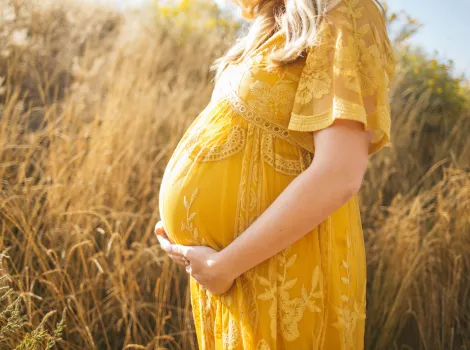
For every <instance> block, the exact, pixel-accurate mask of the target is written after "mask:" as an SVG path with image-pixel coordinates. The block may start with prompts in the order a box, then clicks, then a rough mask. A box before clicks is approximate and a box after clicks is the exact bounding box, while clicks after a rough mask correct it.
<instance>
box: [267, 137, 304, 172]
mask: <svg viewBox="0 0 470 350" xmlns="http://www.w3.org/2000/svg"><path fill="white" fill-rule="evenodd" d="M261 149H262V153H263V158H264V160H265V161H266V162H267V163H268V164H269V165H271V166H272V167H273V168H274V169H275V170H277V171H279V172H281V173H283V174H286V175H292V176H297V175H299V174H300V173H301V172H303V171H304V170H305V169H306V167H305V165H306V164H305V163H306V162H305V161H303V160H296V159H285V158H283V157H282V156H281V155H280V154H277V153H275V152H274V147H273V136H272V135H271V134H268V133H265V134H264V135H263V141H262V144H261ZM306 153H307V152H305V153H304V152H302V153H301V156H304V155H306ZM310 162H311V161H310Z"/></svg>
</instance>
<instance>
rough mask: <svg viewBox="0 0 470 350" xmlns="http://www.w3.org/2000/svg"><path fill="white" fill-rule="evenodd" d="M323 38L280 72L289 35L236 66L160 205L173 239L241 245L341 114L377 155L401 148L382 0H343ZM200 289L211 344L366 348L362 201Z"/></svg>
mask: <svg viewBox="0 0 470 350" xmlns="http://www.w3.org/2000/svg"><path fill="white" fill-rule="evenodd" d="M318 37H319V42H318V44H317V45H314V46H312V47H310V48H308V50H307V51H306V54H305V55H304V56H303V57H301V58H300V59H298V60H297V61H295V62H293V63H291V64H289V65H287V66H285V67H282V68H281V69H278V70H277V71H268V70H267V69H266V62H267V52H268V51H269V50H270V49H271V48H273V46H274V45H282V43H283V40H285V37H284V35H283V34H282V33H280V32H278V33H277V34H275V35H273V36H272V37H270V38H269V39H268V40H267V41H266V42H265V43H264V44H263V45H262V46H260V47H259V48H258V49H257V50H256V51H255V52H253V54H252V55H251V56H250V57H249V58H248V59H246V60H245V61H244V62H243V63H240V64H236V65H229V66H228V67H227V68H225V70H224V71H223V73H222V76H221V78H220V79H219V80H218V81H217V82H216V84H215V86H214V91H213V94H212V98H211V100H210V102H209V103H208V105H207V107H206V108H205V109H204V110H202V111H201V113H200V114H199V115H198V116H197V118H196V119H195V120H194V122H193V123H192V124H191V125H190V127H189V128H188V129H187V131H186V132H185V134H184V135H183V137H182V139H181V140H180V142H179V143H178V145H177V147H176V149H175V151H174V153H173V155H172V157H171V159H170V161H169V164H168V166H167V168H166V170H165V173H164V177H163V181H162V184H161V188H160V208H159V209H160V215H161V218H162V220H163V223H164V226H165V229H166V232H167V233H168V235H169V236H170V238H171V239H172V240H174V241H175V242H177V243H180V244H183V245H207V246H210V247H213V248H214V249H217V250H220V249H222V248H223V247H225V246H227V245H228V244H230V242H231V241H233V240H234V239H235V238H236V237H237V236H238V235H240V234H241V233H243V231H244V230H245V229H246V228H247V227H248V226H249V225H250V224H251V223H253V222H254V221H255V220H256V218H257V217H258V216H259V215H260V214H261V213H263V211H264V210H265V209H266V208H267V207H268V206H269V205H270V204H271V203H272V202H273V201H274V200H275V199H276V197H277V196H278V195H279V194H280V193H281V192H282V191H283V189H284V188H286V187H287V186H288V184H289V183H290V182H291V181H292V180H293V179H294V178H295V177H296V176H298V175H299V174H300V173H301V172H303V171H304V170H305V169H307V167H308V166H309V164H310V163H311V162H312V160H313V159H314V153H315V149H314V143H313V131H316V130H319V129H322V128H325V127H328V126H329V125H331V124H332V123H333V121H334V120H335V119H336V118H346V119H352V120H357V121H360V122H362V123H363V124H364V127H365V128H366V129H367V130H371V131H373V139H372V141H371V143H370V145H369V154H373V153H375V152H377V151H379V150H380V149H381V148H382V147H383V146H385V144H386V143H388V142H390V105H389V96H388V88H389V82H390V80H391V78H392V77H393V74H394V68H395V58H394V55H393V51H392V47H391V43H390V40H389V37H388V35H387V31H386V26H385V21H384V18H383V16H382V13H381V11H380V9H379V8H378V7H377V6H376V5H375V3H374V2H373V1H372V0H340V1H338V2H337V3H336V4H335V5H334V6H333V7H331V8H330V9H329V11H328V12H326V14H325V17H324V19H323V20H322V22H321V25H320V27H319V36H318ZM338 142H340V141H338ZM332 156H334V155H332ZM312 210H315V203H312ZM190 288H191V304H192V311H193V316H194V323H195V328H196V332H197V339H198V343H199V348H200V349H217V350H219V349H245V350H247V349H254V350H268V349H270V350H280V349H293V350H301V349H309V350H311V349H328V350H335V349H362V348H363V346H364V325H365V317H366V315H365V310H366V260H365V250H364V238H363V232H362V226H361V217H360V211H359V206H358V198H357V195H354V196H353V197H351V198H350V200H349V201H348V202H347V203H346V204H344V205H343V206H342V207H341V208H339V209H338V210H336V211H335V212H334V213H332V214H331V215H330V216H329V217H328V218H327V219H326V220H324V221H323V222H322V223H321V224H320V225H318V226H317V227H315V228H314V229H312V230H311V232H309V233H308V234H306V235H305V236H304V237H302V238H301V239H300V240H298V241H297V242H295V243H294V244H292V245H291V246H289V247H288V248H287V249H285V250H283V251H282V252H280V253H279V254H277V255H275V256H273V257H272V258H270V259H268V260H266V261H265V262H263V263H262V264H260V265H258V266H256V267H255V268H253V269H251V270H249V271H247V272H246V273H244V274H243V275H241V276H240V277H239V278H237V280H236V281H235V284H234V286H233V287H232V288H231V290H230V291H229V292H227V293H226V294H223V295H220V296H215V295H211V294H210V293H209V292H207V291H206V290H204V289H202V288H201V287H200V286H199V284H198V283H197V281H195V280H194V279H193V278H192V277H190Z"/></svg>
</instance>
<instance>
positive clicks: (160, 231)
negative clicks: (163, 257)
mask: <svg viewBox="0 0 470 350" xmlns="http://www.w3.org/2000/svg"><path fill="white" fill-rule="evenodd" d="M154 232H155V234H156V235H163V236H166V235H167V234H166V231H165V227H164V226H163V221H161V220H160V221H159V222H157V223H156V224H155V229H154Z"/></svg>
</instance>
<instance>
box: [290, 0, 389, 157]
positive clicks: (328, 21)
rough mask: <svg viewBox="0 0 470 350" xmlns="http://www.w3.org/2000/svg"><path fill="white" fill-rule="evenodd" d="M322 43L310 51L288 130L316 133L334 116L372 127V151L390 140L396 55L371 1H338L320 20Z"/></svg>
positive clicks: (378, 11) (380, 17) (370, 128)
mask: <svg viewBox="0 0 470 350" xmlns="http://www.w3.org/2000/svg"><path fill="white" fill-rule="evenodd" d="M317 38H318V44H316V45H313V46H311V47H310V48H308V49H307V57H306V61H305V66H304V67H303V70H302V72H301V74H300V80H299V85H298V88H297V91H296V93H295V99H294V106H293V110H292V114H291V117H290V120H289V125H288V129H290V130H295V131H303V132H305V131H308V132H312V131H316V130H320V129H322V128H326V127H328V126H330V125H331V124H332V123H333V122H334V120H335V119H336V118H343V119H352V120H357V121H360V122H362V123H363V124H364V128H365V129H366V130H371V131H372V133H373V137H372V140H371V143H370V144H369V155H370V154H373V153H375V152H377V151H378V150H379V149H381V148H382V147H383V146H384V145H385V144H386V143H387V142H389V141H390V101H389V91H388V90H389V86H390V81H391V80H392V77H393V75H394V71H395V63H396V61H395V56H394V53H393V49H392V45H391V42H390V39H389V37H388V35H387V30H386V24H385V20H384V17H383V15H382V13H381V11H380V9H379V8H378V7H377V6H376V5H375V4H374V2H373V0H340V1H338V2H337V4H336V5H335V6H334V7H333V8H332V9H330V10H329V11H328V12H327V13H326V14H325V16H324V18H323V19H322V22H321V24H320V26H319V32H318V36H317Z"/></svg>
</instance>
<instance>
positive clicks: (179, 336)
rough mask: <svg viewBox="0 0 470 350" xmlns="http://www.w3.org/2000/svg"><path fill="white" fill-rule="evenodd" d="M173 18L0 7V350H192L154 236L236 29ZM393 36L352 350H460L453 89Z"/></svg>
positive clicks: (464, 99)
mask: <svg viewBox="0 0 470 350" xmlns="http://www.w3.org/2000/svg"><path fill="white" fill-rule="evenodd" d="M187 7H188V2H187V1H186V2H184V6H183V7H182V8H179V9H168V8H157V7H151V8H148V9H147V10H146V11H145V12H144V13H139V12H135V13H122V12H118V11H116V10H113V9H111V8H107V7H99V6H97V5H93V4H92V3H91V2H90V3H84V2H83V1H61V2H58V1H55V4H54V1H51V3H50V4H47V3H44V2H42V3H41V5H39V4H37V3H35V2H32V1H28V0H23V1H20V0H16V1H6V0H0V14H1V16H0V175H1V180H2V182H1V192H0V254H1V255H0V349H53V348H60V349H197V345H196V340H195V334H194V329H193V326H192V319H191V311H190V304H189V299H188V294H187V280H186V279H187V277H186V273H185V272H184V271H183V270H182V269H180V268H179V267H178V266H176V265H175V264H173V263H172V262H171V260H169V259H168V258H167V257H166V256H165V255H164V254H163V253H162V252H161V250H160V248H159V245H158V242H157V240H156V239H155V237H154V234H153V227H154V225H155V223H156V222H157V221H158V219H159V217H158V215H159V214H158V190H159V184H160V180H161V176H162V174H163V171H164V169H165V165H166V163H167V161H168V159H169V157H170V155H171V152H172V150H173V149H174V147H175V146H176V144H177V142H178V141H179V138H180V137H181V136H182V134H183V132H184V131H185V130H186V128H187V127H188V126H189V124H190V123H191V122H192V120H194V118H195V117H196V116H197V115H198V113H199V112H200V111H201V110H202V109H203V108H204V107H205V105H206V104H207V103H208V102H209V98H210V94H211V92H212V87H213V85H212V84H213V82H212V78H213V74H212V73H210V72H209V70H208V68H209V64H210V63H211V62H212V61H213V60H214V59H215V58H216V57H218V56H220V55H221V54H222V53H223V52H224V51H225V50H226V49H227V48H228V45H229V44H230V43H232V42H233V41H231V40H233V37H234V28H235V27H236V25H234V26H232V25H231V24H230V23H229V22H227V21H226V20H225V19H224V18H221V17H217V18H216V19H217V20H214V19H213V18H212V17H210V16H220V13H217V12H213V11H214V9H213V7H210V6H207V8H206V10H207V11H208V12H206V14H209V17H208V18H209V19H204V16H202V15H201V16H202V17H200V14H198V15H197V18H198V19H200V21H198V23H197V24H198V25H197V26H196V25H194V23H195V22H191V23H192V26H191V27H190V28H188V25H187V24H185V23H188V22H187V21H185V20H184V16H186V15H187V12H185V11H191V9H190V8H189V9H188V8H187ZM150 10H151V11H150ZM172 11H179V12H178V14H177V15H175V13H176V12H172ZM211 11H212V12H211ZM389 19H390V20H391V21H393V20H395V16H394V15H393V14H392V15H390V18H389ZM406 36H407V35H406V34H404V35H403V37H401V38H399V40H397V42H396V45H397V55H398V57H399V63H400V64H399V66H398V71H397V75H396V79H395V81H394V83H393V86H392V110H393V123H392V145H391V147H387V148H385V149H384V150H383V151H382V152H380V153H378V154H377V155H374V156H373V157H371V161H370V165H369V169H368V171H367V175H366V178H365V179H364V183H363V188H362V191H361V206H362V207H361V208H362V219H363V226H364V233H365V239H366V245H367V247H366V248H367V259H368V305H367V323H366V324H367V329H366V347H367V349H427V350H437V349H469V348H470V298H469V293H470V137H469V134H470V133H469V132H470V108H469V103H468V102H469V94H468V91H469V90H468V81H466V80H465V79H464V78H453V77H452V76H451V75H450V73H449V70H450V68H451V67H450V65H449V64H443V63H441V62H438V61H436V60H435V59H433V58H427V57H425V56H424V55H422V54H420V53H419V52H415V51H414V49H413V48H410V47H408V46H406V45H404V44H403V42H405V41H406ZM230 38H231V39H230Z"/></svg>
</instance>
